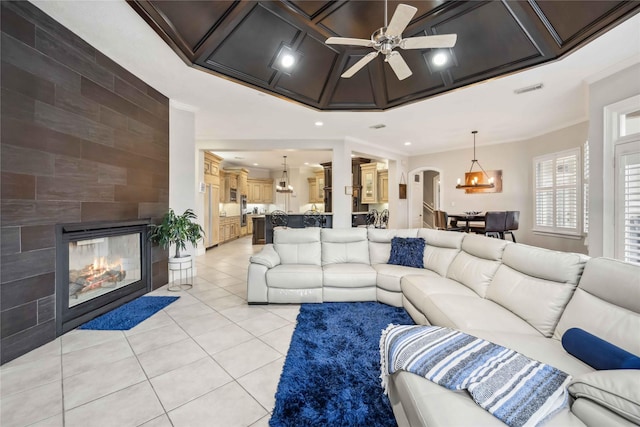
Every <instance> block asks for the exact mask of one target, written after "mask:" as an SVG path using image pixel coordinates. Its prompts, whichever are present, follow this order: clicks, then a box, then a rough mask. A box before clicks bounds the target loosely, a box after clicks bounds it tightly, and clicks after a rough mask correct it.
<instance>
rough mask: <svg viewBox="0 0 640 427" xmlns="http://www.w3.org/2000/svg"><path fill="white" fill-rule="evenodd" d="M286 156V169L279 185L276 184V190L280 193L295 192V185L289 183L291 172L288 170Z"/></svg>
mask: <svg viewBox="0 0 640 427" xmlns="http://www.w3.org/2000/svg"><path fill="white" fill-rule="evenodd" d="M282 157H284V170H283V171H282V176H281V177H280V181H278V185H276V192H278V193H293V187H292V186H291V184H290V183H289V172H288V171H287V156H282Z"/></svg>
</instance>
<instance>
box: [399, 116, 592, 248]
mask: <svg viewBox="0 0 640 427" xmlns="http://www.w3.org/2000/svg"><path fill="white" fill-rule="evenodd" d="M586 138H587V123H586V122H584V123H580V124H577V125H573V126H569V127H567V128H564V129H560V130H556V131H554V132H550V133H547V134H544V135H541V136H538V137H535V138H531V139H527V140H524V141H518V142H511V143H506V144H496V145H488V146H487V145H483V146H480V147H477V149H476V156H477V157H476V158H477V159H478V161H479V162H480V164H481V165H482V167H483V168H485V169H486V170H496V169H501V170H502V178H503V184H502V193H485V194H479V193H476V194H466V193H465V192H464V190H458V189H456V188H455V186H456V180H457V179H458V178H464V173H465V172H467V171H468V170H469V164H470V162H471V159H472V157H473V146H472V145H471V140H470V147H469V148H468V149H464V150H455V151H447V152H443V153H435V154H427V155H423V156H416V157H412V158H411V159H410V160H409V170H410V171H416V170H419V169H421V168H424V167H427V166H429V167H433V168H435V169H438V170H440V171H442V173H441V176H440V183H441V184H440V188H441V194H442V206H441V207H442V210H444V211H447V212H449V213H462V212H465V211H482V212H485V211H488V210H492V211H503V210H519V211H520V228H519V230H518V231H516V232H515V234H516V238H517V240H518V242H519V243H526V244H530V245H534V246H540V247H545V248H550V249H555V250H562V251H570V252H581V253H585V252H586V247H585V246H584V242H583V239H580V240H575V239H570V238H561V237H553V236H544V235H539V234H534V233H533V232H532V231H531V230H532V227H533V158H534V157H536V156H539V155H542V154H547V153H553V152H556V151H562V150H566V149H569V148H574V147H582V144H583V143H584V141H586ZM409 179H410V180H412V179H413V173H412V174H411V175H410V177H409Z"/></svg>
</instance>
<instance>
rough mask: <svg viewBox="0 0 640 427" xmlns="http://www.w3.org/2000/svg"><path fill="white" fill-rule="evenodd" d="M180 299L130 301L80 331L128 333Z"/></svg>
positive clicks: (154, 298)
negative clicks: (127, 331)
mask: <svg viewBox="0 0 640 427" xmlns="http://www.w3.org/2000/svg"><path fill="white" fill-rule="evenodd" d="M178 298H180V297H146V296H142V297H140V298H136V299H134V300H133V301H129V302H128V303H126V304H123V305H121V306H120V307H118V308H116V309H113V310H111V311H110V312H108V313H105V314H103V315H102V316H98V317H96V318H95V319H93V320H90V321H88V322H87V323H85V324H83V325H81V326H80V327H79V328H78V329H93V330H98V331H126V330H129V329H131V328H133V327H134V326H136V325H137V324H138V323H140V322H142V321H143V320H145V319H147V318H148V317H151V316H153V315H154V314H156V313H157V312H159V311H160V310H162V309H163V308H165V307H166V306H168V305H169V304H171V303H172V302H174V301H175V300H177V299H178Z"/></svg>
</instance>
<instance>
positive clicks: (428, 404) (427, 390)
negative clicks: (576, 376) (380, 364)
mask: <svg viewBox="0 0 640 427" xmlns="http://www.w3.org/2000/svg"><path fill="white" fill-rule="evenodd" d="M389 399H390V400H391V401H392V403H393V402H395V401H398V400H399V401H400V402H401V408H402V411H403V413H402V414H401V417H400V419H402V420H406V422H407V423H408V425H410V426H429V427H451V426H455V427H479V426H483V427H493V426H495V427H505V424H504V423H503V422H502V421H500V420H499V419H498V418H496V417H494V416H493V415H491V413H490V412H488V411H485V410H484V409H482V408H481V407H480V406H478V404H477V403H475V402H474V401H473V400H472V399H471V397H470V396H469V394H468V393H467V392H466V391H462V390H458V391H454V390H448V389H446V388H444V387H442V386H439V385H438V384H436V383H433V382H431V381H429V380H427V379H425V378H422V377H420V376H418V375H414V374H412V373H410V372H405V371H398V372H396V373H394V374H393V375H391V376H390V378H389ZM398 410H400V408H398ZM395 412H396V409H395V408H394V413H395ZM398 424H399V425H402V424H400V423H398ZM544 425H545V427H579V426H580V427H584V424H583V423H582V422H581V421H580V420H579V419H578V418H577V417H576V416H575V415H573V414H572V413H571V411H570V410H569V408H565V409H563V410H562V411H560V412H558V413H557V414H555V415H554V416H553V417H551V418H550V419H549V420H547V421H546V422H545V423H544Z"/></svg>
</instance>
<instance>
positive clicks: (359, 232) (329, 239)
mask: <svg viewBox="0 0 640 427" xmlns="http://www.w3.org/2000/svg"><path fill="white" fill-rule="evenodd" d="M321 240H322V265H327V264H335V263H360V264H369V242H368V241H367V229H366V228H347V229H332V228H323V229H322V231H321Z"/></svg>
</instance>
